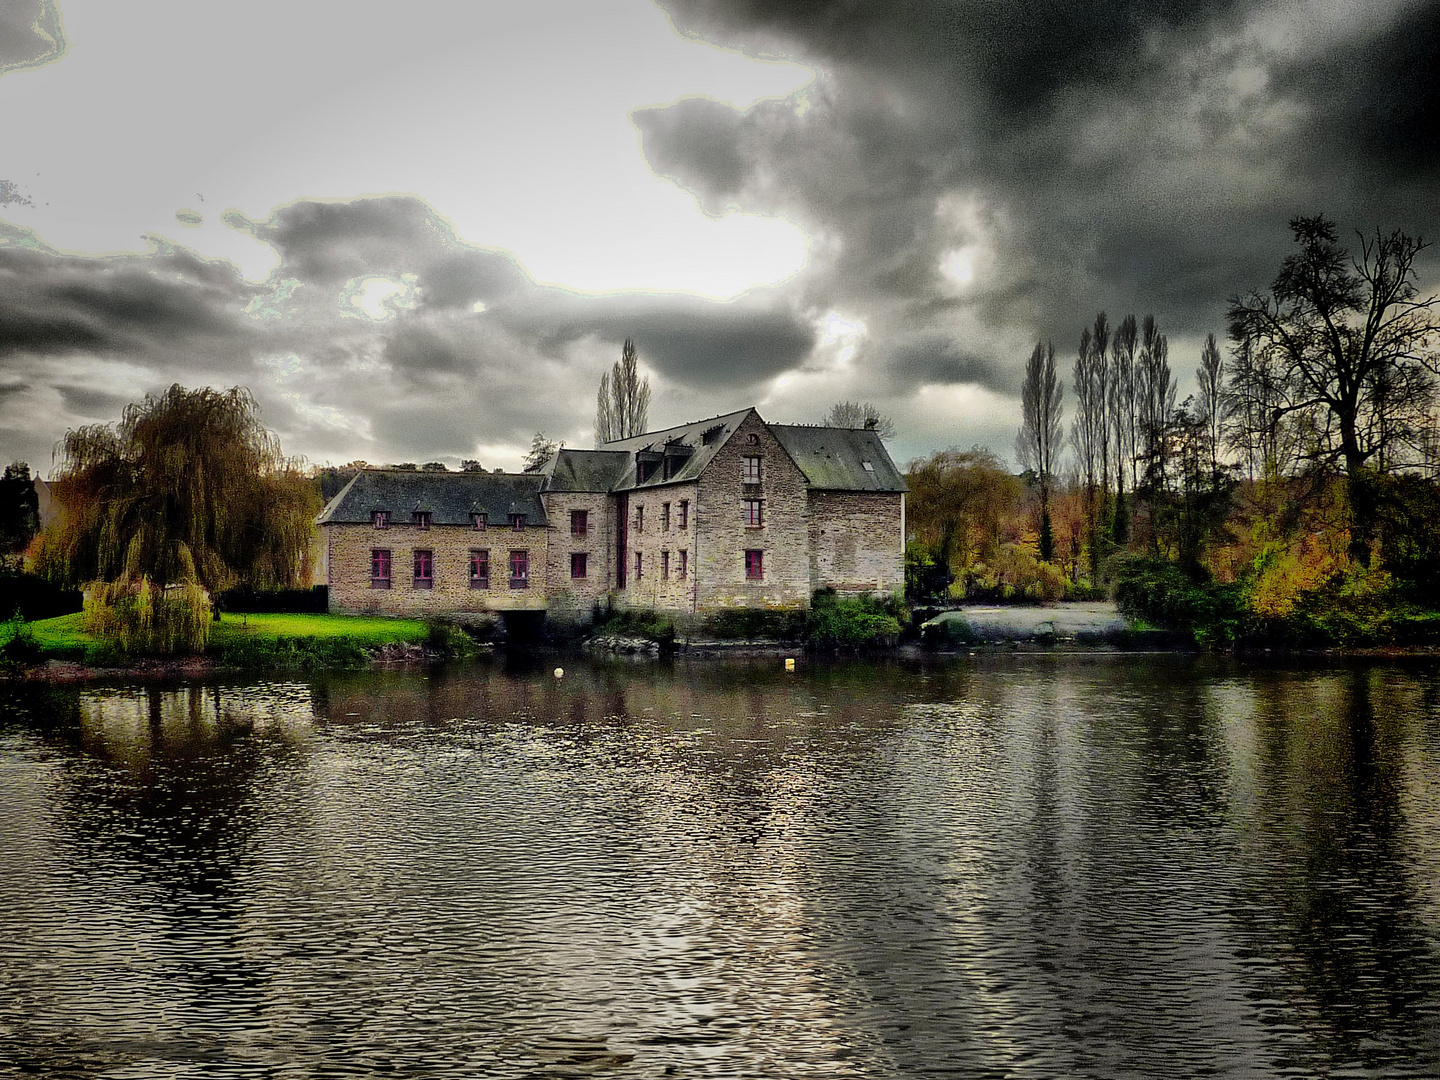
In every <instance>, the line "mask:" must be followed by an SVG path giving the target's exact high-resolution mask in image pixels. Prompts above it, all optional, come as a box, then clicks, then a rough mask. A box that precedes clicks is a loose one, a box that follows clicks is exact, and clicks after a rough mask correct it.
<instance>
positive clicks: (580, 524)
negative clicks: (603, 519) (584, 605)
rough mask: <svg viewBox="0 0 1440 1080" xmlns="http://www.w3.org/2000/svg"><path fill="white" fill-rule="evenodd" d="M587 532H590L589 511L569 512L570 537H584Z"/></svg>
mask: <svg viewBox="0 0 1440 1080" xmlns="http://www.w3.org/2000/svg"><path fill="white" fill-rule="evenodd" d="M589 531H590V511H589V510H571V511H570V535H571V536H584V535H585V534H586V533H588V532H589ZM582 576H583V575H582Z"/></svg>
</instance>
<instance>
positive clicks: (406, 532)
mask: <svg viewBox="0 0 1440 1080" xmlns="http://www.w3.org/2000/svg"><path fill="white" fill-rule="evenodd" d="M568 526H569V518H568V516H567V518H566V527H567V528H568ZM323 530H324V533H325V538H326V555H327V558H326V561H327V563H328V568H329V582H328V584H329V586H330V610H331V611H332V612H350V613H367V614H377V615H405V616H410V617H423V616H426V615H443V614H447V613H449V612H455V611H519V610H538V609H543V608H544V607H545V606H546V580H545V579H546V562H547V535H546V534H547V531H548V530H547V528H546V527H545V526H543V525H540V526H537V525H528V526H526V528H525V529H524V531H523V533H517V532H515V531H514V530H513V529H510V528H508V527H505V526H500V527H492V528H487V529H473V528H470V527H467V526H460V525H436V526H434V527H433V528H430V529H417V528H415V527H414V526H412V525H408V524H407V525H393V526H391V527H390V528H388V529H376V528H373V527H372V526H370V525H352V524H335V525H325V526H323ZM375 548H384V549H387V550H389V552H390V588H388V589H377V588H373V587H372V585H371V581H370V552H371V550H372V549H375ZM417 548H418V549H423V550H428V551H430V552H432V553H433V573H432V582H433V585H432V587H431V588H429V589H417V588H415V587H414V556H415V551H416V549H417ZM472 549H484V550H488V551H489V552H490V587H489V588H488V589H472V588H471V587H470V552H471V550H472ZM512 550H524V551H527V552H529V555H530V586H529V588H526V589H512V588H511V587H510V552H511V551H512Z"/></svg>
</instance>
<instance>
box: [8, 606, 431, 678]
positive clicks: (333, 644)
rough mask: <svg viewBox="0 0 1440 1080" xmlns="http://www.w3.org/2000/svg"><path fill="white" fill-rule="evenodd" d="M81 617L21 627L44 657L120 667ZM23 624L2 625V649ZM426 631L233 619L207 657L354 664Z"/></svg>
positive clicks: (392, 624)
mask: <svg viewBox="0 0 1440 1080" xmlns="http://www.w3.org/2000/svg"><path fill="white" fill-rule="evenodd" d="M82 618H83V616H82V615H81V614H79V613H78V612H77V613H76V614H74V615H61V616H60V617H59V618H55V619H40V620H38V621H36V622H32V623H25V624H23V625H24V627H25V629H27V630H28V631H29V632H30V633H31V634H32V635H33V636H34V639H35V644H36V645H37V646H39V649H40V654H41V656H42V657H45V658H47V659H48V658H54V659H63V660H90V661H92V662H98V661H105V662H110V663H113V662H116V661H117V660H120V659H122V658H120V657H117V656H116V655H115V650H114V648H113V646H112V645H111V644H110V643H109V642H107V641H106V640H105V639H104V638H102V637H98V636H96V635H94V634H87V633H86V632H85V631H84V630H83V629H81V620H82ZM19 625H22V624H16V623H3V624H0V648H3V647H4V646H5V645H6V644H8V643H9V641H10V639H11V638H12V637H13V636H14V634H15V633H16V631H17V627H18V626H19ZM426 634H427V627H426V625H425V623H424V622H422V621H421V620H419V619H387V618H380V617H376V616H372V615H280V614H265V615H232V614H229V613H226V614H223V615H222V616H221V617H220V621H219V622H218V623H214V624H212V625H211V628H210V644H209V646H208V647H207V648H206V652H207V653H209V654H210V655H212V656H215V657H217V658H218V659H220V660H222V661H231V662H236V663H252V664H265V663H270V662H273V663H300V664H302V665H304V664H307V663H309V664H322V665H323V664H326V663H345V662H354V661H356V660H358V659H359V658H360V657H361V655H362V650H364V649H366V648H369V647H372V646H376V645H387V644H390V643H391V642H397V641H398V642H407V643H413V642H422V641H424V640H425V639H426Z"/></svg>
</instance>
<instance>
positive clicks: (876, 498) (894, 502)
mask: <svg viewBox="0 0 1440 1080" xmlns="http://www.w3.org/2000/svg"><path fill="white" fill-rule="evenodd" d="M904 498H905V496H904V495H900V494H896V493H892V492H880V491H812V492H810V584H811V587H812V588H813V589H821V588H827V587H828V588H831V589H834V590H836V591H837V592H879V593H898V592H900V591H901V590H903V588H904V585H905V537H904V511H903V501H904Z"/></svg>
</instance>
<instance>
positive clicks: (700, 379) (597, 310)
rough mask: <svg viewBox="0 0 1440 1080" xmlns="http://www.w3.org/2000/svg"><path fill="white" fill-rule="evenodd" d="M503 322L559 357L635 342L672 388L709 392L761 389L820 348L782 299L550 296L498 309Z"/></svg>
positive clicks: (549, 293)
mask: <svg viewBox="0 0 1440 1080" xmlns="http://www.w3.org/2000/svg"><path fill="white" fill-rule="evenodd" d="M767 299H768V302H767ZM495 316H496V318H497V319H499V320H501V321H503V322H504V323H505V324H506V325H508V326H510V327H512V328H513V329H514V330H515V331H516V332H518V333H522V334H534V335H536V336H537V337H538V339H539V340H541V341H542V342H544V343H545V344H546V345H547V346H548V347H549V348H550V349H551V350H556V349H561V348H563V347H566V346H570V345H573V344H574V343H576V342H579V341H583V340H585V339H587V338H595V339H598V340H600V341H603V342H607V343H611V344H613V345H615V346H617V347H618V345H619V344H620V343H621V342H623V341H624V340H625V339H626V338H630V339H633V340H634V341H635V345H636V348H637V350H638V351H639V353H640V355H641V357H642V358H643V360H644V362H645V363H646V364H647V365H648V366H650V367H651V368H653V369H655V370H656V371H658V372H660V373H661V374H662V375H664V376H665V377H666V378H667V379H669V380H670V381H672V382H675V383H679V384H681V385H683V386H690V387H697V388H704V389H706V390H713V389H715V388H716V387H719V386H728V387H734V388H741V387H746V386H752V387H753V386H754V385H755V384H757V383H759V382H762V381H764V380H766V379H769V378H772V377H774V376H775V375H778V374H780V373H782V372H784V371H788V370H792V369H793V368H795V367H798V366H799V365H800V364H801V363H802V362H803V361H804V359H805V357H806V356H807V355H808V354H809V352H810V349H811V348H812V346H813V344H814V333H813V331H812V329H811V328H810V326H809V325H808V323H806V322H805V320H803V319H802V318H801V316H800V315H798V314H797V313H795V312H793V311H791V310H789V309H788V308H787V307H784V306H783V305H781V304H777V303H776V300H775V298H774V297H769V298H756V297H746V298H742V299H740V300H737V301H732V302H730V303H717V302H714V301H708V300H703V299H699V298H696V297H687V296H674V297H654V296H614V297H580V296H575V295H574V294H567V293H563V292H561V291H559V290H544V291H537V292H536V293H534V294H533V295H532V297H531V298H530V299H529V301H527V302H526V303H524V304H517V305H513V306H509V305H506V306H501V307H498V308H496V309H495Z"/></svg>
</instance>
